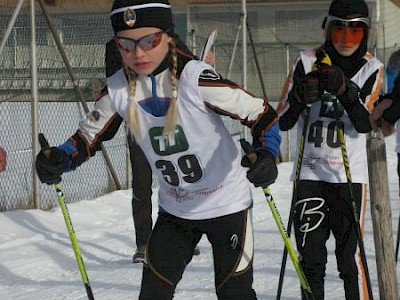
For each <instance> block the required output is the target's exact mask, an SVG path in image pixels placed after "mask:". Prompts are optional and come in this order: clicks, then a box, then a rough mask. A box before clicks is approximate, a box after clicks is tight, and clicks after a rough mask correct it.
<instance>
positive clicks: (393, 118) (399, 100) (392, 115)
mask: <svg viewBox="0 0 400 300" xmlns="http://www.w3.org/2000/svg"><path fill="white" fill-rule="evenodd" d="M385 98H389V99H392V100H393V103H392V105H391V106H390V107H389V108H388V109H386V110H385V111H384V112H383V114H382V117H383V118H384V119H385V120H386V121H387V122H389V123H391V124H395V123H396V122H397V120H398V119H399V118H400V113H399V112H400V97H399V96H397V97H396V96H395V95H394V94H393V93H389V94H386V95H384V96H382V97H380V99H385Z"/></svg>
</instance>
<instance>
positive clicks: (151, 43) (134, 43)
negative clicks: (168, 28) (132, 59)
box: [114, 31, 164, 52]
mask: <svg viewBox="0 0 400 300" xmlns="http://www.w3.org/2000/svg"><path fill="white" fill-rule="evenodd" d="M163 32H164V31H159V32H156V33H152V34H149V35H145V36H144V37H141V38H140V39H138V40H134V39H129V38H124V37H120V36H114V41H115V43H116V44H117V46H118V47H120V48H122V49H124V50H125V51H128V52H134V51H135V50H136V47H139V48H140V49H142V50H143V51H149V50H151V49H154V48H155V47H157V46H158V45H160V43H161V40H162V34H163Z"/></svg>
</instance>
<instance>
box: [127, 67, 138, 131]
mask: <svg viewBox="0 0 400 300" xmlns="http://www.w3.org/2000/svg"><path fill="white" fill-rule="evenodd" d="M125 70H126V73H127V74H128V81H129V92H130V96H129V97H130V101H129V102H130V103H129V112H128V126H129V129H130V131H131V132H132V133H133V135H134V136H135V137H136V138H138V137H140V126H139V121H138V112H137V109H136V103H135V102H136V101H135V94H136V78H137V74H136V73H135V72H134V71H132V70H130V69H129V68H126V69H125Z"/></svg>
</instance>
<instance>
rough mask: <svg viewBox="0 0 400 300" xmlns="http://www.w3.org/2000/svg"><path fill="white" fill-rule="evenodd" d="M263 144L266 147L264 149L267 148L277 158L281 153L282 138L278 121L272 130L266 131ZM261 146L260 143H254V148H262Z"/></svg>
mask: <svg viewBox="0 0 400 300" xmlns="http://www.w3.org/2000/svg"><path fill="white" fill-rule="evenodd" d="M262 140H263V144H264V145H265V147H264V148H263V150H267V151H269V152H271V153H272V155H273V156H274V157H275V158H277V157H278V154H279V147H280V145H281V142H282V138H281V136H280V134H279V124H278V122H276V123H275V124H274V125H273V126H272V127H271V129H270V130H268V131H266V132H265V133H264V136H263V137H262ZM260 148H261V146H260V145H259V144H258V143H254V149H256V150H257V149H260Z"/></svg>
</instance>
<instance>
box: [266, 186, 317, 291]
mask: <svg viewBox="0 0 400 300" xmlns="http://www.w3.org/2000/svg"><path fill="white" fill-rule="evenodd" d="M263 191H264V195H265V199H266V200H267V202H268V205H269V207H270V209H271V212H272V216H273V217H274V220H275V222H276V225H278V229H279V232H280V233H281V236H282V239H283V241H284V243H285V249H286V250H287V251H286V252H287V253H288V254H289V256H290V258H291V259H292V263H293V266H294V269H295V270H296V273H297V276H298V277H299V280H300V285H301V287H302V289H303V291H304V294H305V296H306V298H307V299H314V296H313V294H312V291H311V287H310V284H309V283H308V281H307V278H306V276H305V275H304V272H303V269H302V267H301V265H300V262H299V258H298V257H297V253H296V250H295V248H294V246H293V244H292V241H291V240H290V238H289V235H288V233H287V231H286V229H285V225H283V222H282V218H281V216H280V214H279V212H278V210H277V208H276V205H275V201H274V198H273V197H272V194H271V191H270V189H269V187H266V188H263ZM309 296H310V297H309Z"/></svg>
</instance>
